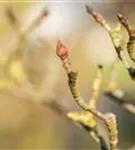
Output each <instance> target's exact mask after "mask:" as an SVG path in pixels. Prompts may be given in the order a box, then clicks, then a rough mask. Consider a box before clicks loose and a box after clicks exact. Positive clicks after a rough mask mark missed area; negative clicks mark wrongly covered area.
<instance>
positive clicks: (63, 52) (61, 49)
mask: <svg viewBox="0 0 135 150" xmlns="http://www.w3.org/2000/svg"><path fill="white" fill-rule="evenodd" d="M56 54H57V55H58V56H59V57H60V58H61V59H64V58H67V57H68V54H69V51H68V49H67V47H66V46H65V45H64V44H63V43H61V41H60V40H59V41H58V43H57V47H56Z"/></svg>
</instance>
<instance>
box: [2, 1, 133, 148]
mask: <svg viewBox="0 0 135 150" xmlns="http://www.w3.org/2000/svg"><path fill="white" fill-rule="evenodd" d="M86 4H89V5H91V6H92V7H93V8H94V9H95V10H96V11H97V12H100V13H101V14H102V15H103V16H104V18H105V19H106V20H107V22H108V23H109V24H110V25H111V26H112V27H114V26H115V25H116V23H117V22H118V20H117V17H116V14H117V13H119V12H120V13H122V14H124V15H126V16H128V18H129V20H130V21H131V23H132V24H134V23H135V21H134V20H135V15H134V14H135V9H134V7H135V1H134V0H132V1H129V0H117V1H114V0H104V1H102V0H94V1H92V0H87V1H79V0H78V1H72V0H70V1H57V0H55V1H40V0H39V1H34V0H33V2H30V1H23V2H21V1H20V2H19V1H16V2H15V1H14V2H9V1H4V2H1V1H0V53H1V55H4V56H6V55H8V56H10V54H11V53H12V52H13V51H14V45H15V43H16V40H17V34H16V33H17V32H16V30H15V29H14V27H13V26H12V24H11V23H10V22H9V20H8V19H7V16H6V14H5V10H6V8H7V7H8V6H9V5H11V6H12V9H13V11H14V13H15V14H16V16H17V18H18V19H19V21H20V23H21V26H22V27H23V28H24V29H25V28H26V27H27V26H28V25H29V24H31V23H32V21H33V20H34V19H35V18H36V17H37V16H39V14H40V13H41V12H42V11H43V10H44V9H47V10H48V12H49V14H48V16H47V17H46V18H45V19H44V20H43V21H42V22H41V23H40V25H38V26H37V27H36V28H35V29H34V30H33V31H32V32H31V34H29V35H28V36H27V39H26V40H25V42H24V43H23V53H21V56H20V57H19V59H20V60H21V62H22V63H23V65H24V68H25V71H26V72H27V75H28V81H29V83H30V85H31V86H30V85H27V84H26V83H22V84H19V85H18V86H17V87H16V88H15V89H14V90H13V88H10V89H8V88H5V87H4V88H0V148H1V149H99V146H98V145H97V144H96V142H95V141H94V140H93V139H92V138H91V137H89V135H88V134H87V133H85V132H84V131H83V130H81V129H80V128H78V127H77V126H76V125H75V124H74V123H73V122H72V121H68V120H67V119H66V118H65V117H63V116H61V115H59V113H57V111H55V110H53V108H50V107H49V106H48V105H46V102H51V101H56V103H57V104H58V105H59V106H61V107H63V108H65V109H66V111H69V110H77V109H79V108H78V106H77V105H76V104H75V102H74V101H73V99H72V96H71V93H70V91H69V88H68V84H67V76H66V73H65V70H64V69H63V67H62V63H61V62H60V60H59V58H58V57H57V56H56V52H55V51H56V43H57V40H58V39H61V40H62V41H63V42H64V43H65V44H66V45H68V47H69V50H70V52H71V60H72V64H73V67H74V68H76V70H77V71H78V72H79V77H78V86H79V90H80V92H81V94H82V96H83V97H84V99H85V100H86V101H88V100H89V98H90V95H91V88H92V82H93V79H94V76H95V71H96V66H97V64H103V65H104V78H103V85H102V88H101V95H100V97H99V101H98V109H99V110H100V111H102V112H104V113H105V112H113V113H115V114H116V115H117V120H118V131H119V144H118V148H119V149H135V148H134V144H135V130H134V126H135V115H133V114H131V113H129V112H127V111H125V110H124V109H123V108H121V107H120V106H119V105H117V103H115V102H113V101H112V100H111V99H109V98H107V97H105V96H104V95H103V94H102V93H103V91H104V89H105V87H106V84H107V81H108V74H109V71H110V66H111V64H112V63H113V62H114V60H115V59H116V53H115V50H114V48H113V46H112V43H111V40H110V38H109V36H108V33H107V32H106V31H105V30H104V29H103V28H102V27H101V26H100V25H98V24H96V23H95V21H94V20H93V19H92V18H91V17H90V16H89V15H88V14H87V13H86V10H85V5H86ZM1 58H2V57H1ZM16 69H18V68H16ZM1 72H2V71H1ZM116 72H117V84H118V86H119V87H120V88H121V89H122V90H124V92H125V97H124V99H126V100H130V101H134V99H135V93H134V88H135V84H134V82H133V81H132V80H131V79H130V77H129V75H128V73H127V71H126V70H125V68H124V67H123V65H122V64H121V62H118V64H117V67H116ZM1 74H2V73H1ZM1 76H2V75H1ZM1 78H2V77H1ZM33 89H34V90H33ZM99 131H100V132H101V134H103V135H106V136H107V134H106V129H105V128H104V127H103V126H102V125H100V126H99Z"/></svg>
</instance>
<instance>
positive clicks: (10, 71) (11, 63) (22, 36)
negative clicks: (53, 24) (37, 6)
mask: <svg viewBox="0 0 135 150" xmlns="http://www.w3.org/2000/svg"><path fill="white" fill-rule="evenodd" d="M6 14H7V17H8V18H9V21H10V23H11V25H12V26H13V27H14V29H15V31H16V32H17V33H18V36H17V43H16V45H14V46H15V47H13V48H14V51H13V52H12V53H11V54H10V55H9V56H8V59H7V62H6V65H5V67H4V72H5V75H7V76H8V77H10V78H13V80H15V82H18V83H20V82H22V81H23V82H27V84H28V83H29V82H28V79H27V75H26V73H25V70H24V69H23V64H22V62H20V60H19V59H20V57H21V56H22V53H23V43H24V42H25V41H26V38H27V36H28V35H29V34H30V33H31V32H32V31H33V30H34V29H35V28H36V27H37V26H38V25H39V24H40V23H41V22H42V21H43V19H44V18H45V17H47V16H48V11H47V10H43V11H42V12H41V14H40V15H39V16H38V17H37V18H36V19H35V20H34V21H33V22H32V23H31V25H30V26H28V27H27V28H26V29H25V30H24V29H23V28H22V26H21V25H20V22H19V21H18V19H17V17H16V16H15V14H14V12H13V10H12V7H11V6H8V7H7V8H6ZM16 67H19V68H16ZM15 70H16V71H15ZM17 70H18V71H17ZM19 71H20V73H18V72H19ZM16 73H17V74H18V75H20V76H18V77H17V75H16Z"/></svg>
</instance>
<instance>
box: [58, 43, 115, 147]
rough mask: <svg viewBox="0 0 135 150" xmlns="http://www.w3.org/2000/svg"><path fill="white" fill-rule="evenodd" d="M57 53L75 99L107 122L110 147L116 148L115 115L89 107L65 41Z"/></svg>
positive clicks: (82, 106)
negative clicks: (81, 94) (81, 90)
mask: <svg viewBox="0 0 135 150" xmlns="http://www.w3.org/2000/svg"><path fill="white" fill-rule="evenodd" d="M56 53H57V55H58V56H59V57H60V59H61V60H62V62H63V66H64V68H65V70H66V72H67V75H68V84H69V88H70V91H71V93H72V96H73V98H74V100H75V101H76V103H77V104H78V106H80V107H81V108H82V109H83V110H84V111H86V112H87V113H90V114H92V115H94V116H96V117H98V118H99V119H101V120H102V121H103V122H104V123H105V125H106V126H107V129H108V132H109V145H110V149H111V150H114V149H115V148H116V145H117V142H118V138H117V125H116V118H115V115H114V114H112V113H108V114H105V115H104V114H102V113H101V112H99V111H97V110H96V109H92V108H89V106H88V105H87V104H86V103H85V102H84V100H83V98H82V97H81V96H80V92H79V91H78V88H77V86H76V81H77V72H74V71H73V70H72V68H71V63H70V59H69V51H68V49H67V47H66V46H65V45H64V44H63V43H61V41H58V43H57V48H56Z"/></svg>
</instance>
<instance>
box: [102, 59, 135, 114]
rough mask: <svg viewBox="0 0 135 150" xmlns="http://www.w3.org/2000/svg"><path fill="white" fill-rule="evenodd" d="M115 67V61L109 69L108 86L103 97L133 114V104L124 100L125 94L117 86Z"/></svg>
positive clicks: (134, 104)
mask: <svg viewBox="0 0 135 150" xmlns="http://www.w3.org/2000/svg"><path fill="white" fill-rule="evenodd" d="M116 65H117V60H116V61H115V62H114V63H113V64H112V66H111V67H110V74H109V79H108V84H107V88H106V90H105V91H104V95H105V96H107V97H108V98H110V100H112V101H114V102H116V103H117V104H118V105H119V106H120V107H122V108H123V109H125V110H126V111H128V112H130V113H132V114H135V103H133V102H132V101H129V100H125V99H124V96H125V92H124V91H123V90H121V89H120V88H119V87H118V85H117V81H116Z"/></svg>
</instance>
